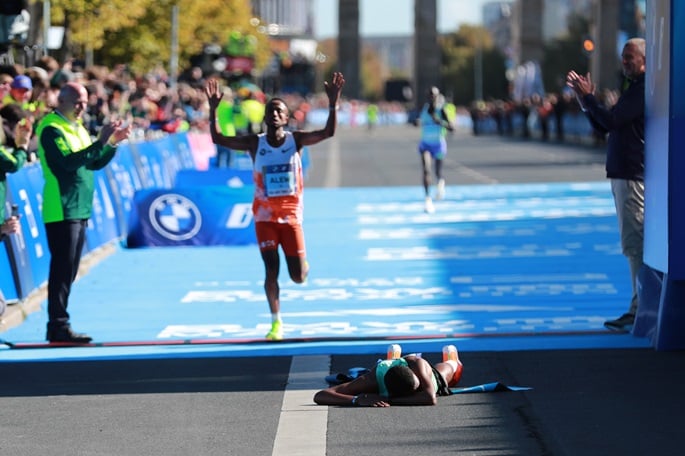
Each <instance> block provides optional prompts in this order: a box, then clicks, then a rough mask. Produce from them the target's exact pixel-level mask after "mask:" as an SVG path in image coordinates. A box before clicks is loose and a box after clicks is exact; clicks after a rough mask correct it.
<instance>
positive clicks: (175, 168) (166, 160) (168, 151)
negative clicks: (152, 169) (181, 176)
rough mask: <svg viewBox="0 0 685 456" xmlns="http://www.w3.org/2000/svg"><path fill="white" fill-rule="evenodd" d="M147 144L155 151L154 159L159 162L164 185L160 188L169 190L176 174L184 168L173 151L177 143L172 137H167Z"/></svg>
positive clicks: (178, 156) (179, 158)
mask: <svg viewBox="0 0 685 456" xmlns="http://www.w3.org/2000/svg"><path fill="white" fill-rule="evenodd" d="M149 144H150V146H151V147H152V149H154V150H155V152H156V158H157V159H158V160H160V162H161V163H160V164H161V166H162V175H163V176H164V178H165V185H164V187H162V188H170V187H171V186H172V183H173V182H174V179H175V178H176V173H178V172H179V171H180V170H182V169H184V168H185V166H184V164H183V162H182V159H181V156H180V154H178V153H177V152H176V149H175V148H176V145H177V141H176V140H174V138H173V136H172V135H167V136H163V137H161V138H159V139H156V140H154V141H151V142H150V143H149Z"/></svg>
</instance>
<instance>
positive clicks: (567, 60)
mask: <svg viewBox="0 0 685 456" xmlns="http://www.w3.org/2000/svg"><path fill="white" fill-rule="evenodd" d="M589 30H590V24H589V22H588V19H587V18H585V17H583V16H581V15H578V14H573V15H571V16H570V17H569V19H568V33H567V34H566V36H563V37H561V38H557V39H555V40H552V41H550V42H549V43H546V44H545V48H544V57H543V61H542V63H541V64H540V67H541V69H542V82H543V84H544V85H545V87H546V88H547V90H548V91H550V92H557V91H560V90H561V89H563V88H564V85H565V83H566V74H567V73H568V72H569V70H575V71H577V72H579V73H580V74H585V73H587V71H588V68H589V61H588V60H589V59H588V56H587V55H586V54H584V52H583V40H584V39H585V38H587V36H588V32H589Z"/></svg>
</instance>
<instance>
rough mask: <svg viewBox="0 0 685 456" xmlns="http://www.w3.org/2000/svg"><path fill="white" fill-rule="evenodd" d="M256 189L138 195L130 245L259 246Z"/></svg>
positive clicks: (156, 191)
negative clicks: (254, 211)
mask: <svg viewBox="0 0 685 456" xmlns="http://www.w3.org/2000/svg"><path fill="white" fill-rule="evenodd" d="M252 195H253V187H252V186H246V187H240V188H230V187H219V186H208V187H185V188H178V187H177V188H173V189H170V190H164V189H148V190H141V191H138V192H136V195H135V208H134V211H133V212H131V216H130V218H129V234H128V238H127V244H128V246H129V247H155V246H157V247H159V246H182V245H247V244H254V243H256V238H255V233H254V220H253V219H252Z"/></svg>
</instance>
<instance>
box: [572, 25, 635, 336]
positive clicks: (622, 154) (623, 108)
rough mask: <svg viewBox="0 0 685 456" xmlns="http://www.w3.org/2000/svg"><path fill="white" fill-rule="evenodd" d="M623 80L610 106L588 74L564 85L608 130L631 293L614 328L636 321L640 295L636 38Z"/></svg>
mask: <svg viewBox="0 0 685 456" xmlns="http://www.w3.org/2000/svg"><path fill="white" fill-rule="evenodd" d="M621 61H622V64H623V75H624V76H625V80H624V84H623V86H622V87H621V89H622V91H621V96H620V97H619V99H618V101H617V102H616V104H615V105H614V106H612V107H603V106H602V105H601V104H600V103H599V102H598V100H597V98H595V96H594V90H595V87H594V84H593V83H592V80H591V79H590V74H589V73H588V75H587V76H581V75H579V74H577V73H576V72H575V71H571V72H569V73H568V75H567V77H566V84H567V85H568V86H569V87H570V88H572V89H573V90H574V91H575V93H576V95H577V97H578V100H579V102H580V105H581V107H582V109H583V111H585V114H586V115H587V117H588V119H589V120H590V123H591V124H592V126H593V128H594V129H595V130H596V131H599V132H600V133H603V134H606V133H608V134H609V137H608V140H607V145H608V150H607V158H606V172H607V177H608V178H609V179H610V180H611V191H612V193H613V195H614V202H615V204H616V214H617V216H618V223H619V233H620V235H621V248H622V250H623V254H624V255H625V256H626V257H627V258H628V263H629V265H630V275H631V281H632V286H633V295H632V299H631V301H630V307H629V308H628V311H627V312H626V313H624V314H623V315H622V316H620V317H619V318H617V319H615V320H609V321H606V322H605V323H604V326H605V327H606V328H608V329H611V330H617V331H627V330H630V329H631V327H632V325H633V322H634V321H635V313H636V312H637V307H638V299H637V287H636V278H637V273H638V271H639V269H640V267H641V266H642V252H643V232H644V231H643V226H644V210H645V185H644V175H645V140H644V125H645V117H644V113H645V40H644V39H642V38H632V39H630V40H628V41H627V42H626V44H625V45H624V46H623V52H622V54H621Z"/></svg>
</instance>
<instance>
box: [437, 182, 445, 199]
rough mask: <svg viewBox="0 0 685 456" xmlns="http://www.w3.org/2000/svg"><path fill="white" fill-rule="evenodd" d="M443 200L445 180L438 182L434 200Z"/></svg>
mask: <svg viewBox="0 0 685 456" xmlns="http://www.w3.org/2000/svg"><path fill="white" fill-rule="evenodd" d="M444 198H445V179H440V180H439V181H438V186H437V188H436V191H435V199H436V200H438V201H440V200H441V199H444Z"/></svg>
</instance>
